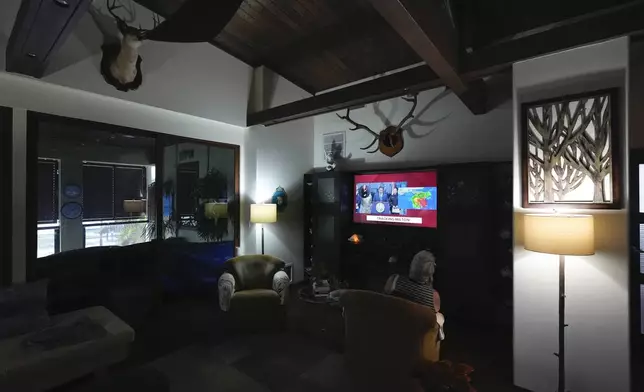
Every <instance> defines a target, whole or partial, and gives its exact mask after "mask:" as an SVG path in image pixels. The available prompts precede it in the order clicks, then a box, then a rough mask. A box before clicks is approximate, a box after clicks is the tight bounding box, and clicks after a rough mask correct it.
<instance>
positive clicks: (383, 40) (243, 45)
mask: <svg viewBox="0 0 644 392" xmlns="http://www.w3.org/2000/svg"><path fill="white" fill-rule="evenodd" d="M214 42H215V43H216V45H217V46H219V47H220V48H222V49H224V50H226V51H228V52H230V53H232V54H234V55H235V56H236V57H238V58H240V59H242V60H243V61H244V62H246V63H248V64H250V65H253V66H259V65H265V66H267V67H269V68H271V69H272V70H274V71H275V72H277V73H279V74H280V75H282V76H284V77H286V78H287V79H289V80H291V81H292V82H294V83H295V84H297V85H299V86H300V87H302V88H303V89H305V90H307V91H309V92H311V93H315V92H319V91H322V90H327V89H330V88H333V87H337V86H341V85H344V84H347V83H351V82H354V81H356V80H360V79H364V78H367V77H370V76H374V75H378V74H381V73H384V72H387V71H390V70H394V69H398V68H402V67H405V66H408V65H411V64H416V63H419V62H421V61H422V60H421V59H420V57H419V56H418V55H417V54H416V53H415V52H414V51H413V50H412V49H411V48H410V47H409V46H408V45H406V44H405V42H404V41H403V40H402V38H400V36H399V35H398V34H397V33H396V32H395V31H394V30H393V29H392V28H391V27H389V25H388V24H387V22H386V21H385V20H383V19H382V17H381V16H380V15H379V14H378V13H377V12H376V11H375V10H374V9H373V7H371V5H370V4H369V2H368V1H364V0H351V1H347V0H291V1H280V0H245V1H244V2H243V3H242V5H241V7H240V8H239V10H238V11H237V14H236V15H235V16H234V17H233V18H232V20H231V21H230V22H229V23H228V25H227V26H226V27H225V28H224V30H223V31H222V32H221V33H220V34H219V35H218V36H217V37H216V38H215V39H214Z"/></svg>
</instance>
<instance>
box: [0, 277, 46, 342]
mask: <svg viewBox="0 0 644 392" xmlns="http://www.w3.org/2000/svg"><path fill="white" fill-rule="evenodd" d="M46 308H47V280H40V281H37V282H33V283H25V284H17V285H14V286H11V287H8V288H5V289H2V290H0V339H5V338H8V337H12V336H16V335H22V334H25V333H27V332H31V331H37V330H39V329H41V328H44V327H46V326H48V325H49V323H50V320H49V314H48V313H47V310H46Z"/></svg>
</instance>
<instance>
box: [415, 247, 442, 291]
mask: <svg viewBox="0 0 644 392" xmlns="http://www.w3.org/2000/svg"><path fill="white" fill-rule="evenodd" d="M435 269H436V258H435V257H434V255H433V254H432V252H430V251H428V250H421V251H420V252H418V253H416V255H415V256H414V258H413V259H412V260H411V266H410V267H409V279H411V280H413V281H416V282H418V283H423V284H427V283H429V284H433V283H434V270H435Z"/></svg>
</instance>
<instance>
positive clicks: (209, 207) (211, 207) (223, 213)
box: [204, 202, 228, 219]
mask: <svg viewBox="0 0 644 392" xmlns="http://www.w3.org/2000/svg"><path fill="white" fill-rule="evenodd" d="M204 214H205V215H206V218H207V219H219V218H226V217H228V204H227V203H212V202H211V203H205V204H204Z"/></svg>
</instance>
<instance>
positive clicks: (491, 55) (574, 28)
mask: <svg viewBox="0 0 644 392" xmlns="http://www.w3.org/2000/svg"><path fill="white" fill-rule="evenodd" d="M643 32H644V1H634V2H631V3H628V4H626V5H623V6H619V7H613V8H610V9H607V10H604V11H600V12H596V13H593V14H590V15H585V16H582V17H576V18H572V19H568V20H566V21H562V22H559V23H556V24H554V25H550V26H547V27H546V28H540V29H536V30H533V31H530V32H525V33H523V34H516V35H514V36H513V37H511V38H509V39H507V40H503V41H500V42H497V43H495V44H493V45H490V46H488V47H485V48H481V49H479V50H476V51H474V52H473V53H471V54H467V55H465V56H463V57H462V58H461V60H460V64H461V68H460V69H461V70H462V71H463V73H462V74H461V77H462V78H463V79H464V80H465V82H467V83H469V84H470V85H472V83H473V81H474V80H477V79H481V78H484V77H486V76H490V75H493V74H497V73H500V72H505V71H508V70H510V69H511V67H512V64H513V63H515V62H517V61H522V60H526V59H529V58H532V57H536V56H541V55H544V54H547V53H554V52H557V51H560V50H564V49H568V48H570V47H575V46H581V45H587V44H591V43H594V42H598V41H602V40H606V39H611V38H615V37H619V36H624V35H633V34H641V33H643ZM441 85H444V83H443V82H442V80H441V79H440V78H438V76H437V75H436V73H434V72H433V71H432V70H431V69H430V68H429V67H428V66H426V65H423V66H420V67H416V68H412V69H410V70H407V71H404V72H400V73H397V74H393V75H389V76H385V77H382V78H378V79H374V80H371V81H368V82H364V83H361V84H358V85H353V86H350V87H346V88H343V89H339V90H335V91H332V92H329V93H325V94H320V95H317V96H315V97H312V98H307V99H303V100H300V101H296V102H291V103H289V104H286V105H282V106H278V107H275V108H271V109H267V110H263V111H261V112H257V113H249V114H248V116H247V124H248V125H249V126H251V125H258V124H264V125H273V124H278V123H282V122H286V121H291V120H296V119H300V118H304V117H309V116H315V115H318V114H323V113H329V112H333V111H336V110H341V109H344V108H347V107H352V106H360V105H366V104H369V103H372V102H377V101H381V100H384V99H389V98H394V97H396V96H400V95H403V94H405V92H406V91H407V90H406V89H409V90H410V91H414V90H415V91H421V90H426V89H430V88H434V87H438V86H441ZM477 88H482V87H477ZM485 101H488V100H487V99H486V100H485Z"/></svg>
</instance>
